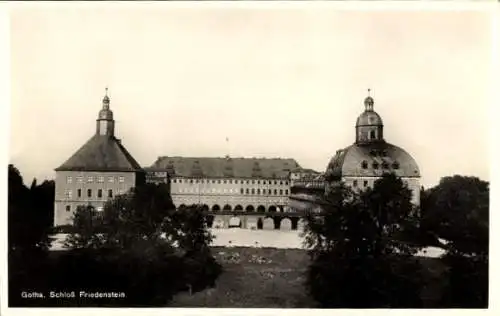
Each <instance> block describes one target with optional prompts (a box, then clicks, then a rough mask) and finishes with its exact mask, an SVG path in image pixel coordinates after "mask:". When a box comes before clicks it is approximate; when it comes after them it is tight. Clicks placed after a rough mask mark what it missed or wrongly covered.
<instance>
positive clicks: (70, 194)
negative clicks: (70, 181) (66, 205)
mask: <svg viewBox="0 0 500 316" xmlns="http://www.w3.org/2000/svg"><path fill="white" fill-rule="evenodd" d="M64 193H65V195H66V198H67V199H71V197H72V195H73V192H71V190H66V192H64Z"/></svg>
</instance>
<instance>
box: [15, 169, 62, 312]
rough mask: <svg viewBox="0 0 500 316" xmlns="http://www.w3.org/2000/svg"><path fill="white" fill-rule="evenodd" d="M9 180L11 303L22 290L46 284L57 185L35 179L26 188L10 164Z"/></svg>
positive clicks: (17, 172)
mask: <svg viewBox="0 0 500 316" xmlns="http://www.w3.org/2000/svg"><path fill="white" fill-rule="evenodd" d="M8 181H9V184H8V185H9V187H8V228H7V229H8V261H9V266H8V268H9V269H8V273H9V293H10V295H9V304H13V303H15V302H16V300H17V301H19V300H20V299H21V297H20V293H21V291H25V290H26V289H27V288H29V289H33V288H36V287H39V286H40V285H41V284H42V283H43V280H42V279H43V276H44V273H45V272H46V270H45V265H46V258H47V255H48V248H49V245H50V242H51V239H50V238H49V233H50V229H51V220H52V215H51V213H50V212H51V209H52V214H53V201H54V195H53V194H54V193H53V192H54V191H53V188H54V187H53V185H52V186H51V185H50V182H44V183H42V185H40V186H37V184H36V180H34V181H33V183H32V186H31V188H28V187H26V186H25V185H24V181H23V178H22V176H21V173H20V172H19V170H18V169H17V168H16V167H15V166H14V165H12V164H9V166H8ZM24 301H26V300H24Z"/></svg>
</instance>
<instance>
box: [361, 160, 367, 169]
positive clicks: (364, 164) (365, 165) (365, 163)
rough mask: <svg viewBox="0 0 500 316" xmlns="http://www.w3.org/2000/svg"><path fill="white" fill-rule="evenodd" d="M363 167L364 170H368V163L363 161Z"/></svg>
mask: <svg viewBox="0 0 500 316" xmlns="http://www.w3.org/2000/svg"><path fill="white" fill-rule="evenodd" d="M361 167H362V168H363V169H367V168H368V162H366V161H363V162H362V163H361Z"/></svg>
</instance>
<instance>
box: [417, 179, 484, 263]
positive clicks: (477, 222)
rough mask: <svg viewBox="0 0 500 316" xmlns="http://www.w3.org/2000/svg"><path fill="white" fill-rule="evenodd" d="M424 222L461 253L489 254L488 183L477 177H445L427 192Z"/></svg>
mask: <svg viewBox="0 0 500 316" xmlns="http://www.w3.org/2000/svg"><path fill="white" fill-rule="evenodd" d="M422 209H423V218H422V223H423V224H422V225H423V226H424V228H425V229H426V230H427V231H430V232H432V233H434V234H435V235H437V236H438V237H439V238H442V239H445V240H447V241H448V244H447V247H446V249H447V250H448V251H449V252H450V253H455V254H458V255H480V256H487V254H488V247H489V183H488V182H485V181H482V180H480V179H479V178H477V177H464V176H458V175H455V176H453V177H444V178H442V179H441V181H440V182H439V184H438V185H437V186H435V187H433V188H431V189H430V190H428V192H426V199H425V205H423V206H422Z"/></svg>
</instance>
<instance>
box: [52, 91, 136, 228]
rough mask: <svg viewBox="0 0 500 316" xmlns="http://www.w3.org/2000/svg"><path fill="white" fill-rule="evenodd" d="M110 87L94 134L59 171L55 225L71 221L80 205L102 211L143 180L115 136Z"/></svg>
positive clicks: (57, 172) (66, 223) (129, 155)
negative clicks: (108, 203)
mask: <svg viewBox="0 0 500 316" xmlns="http://www.w3.org/2000/svg"><path fill="white" fill-rule="evenodd" d="M109 103H110V102H109V96H108V89H107V88H106V95H105V96H104V98H103V100H102V108H101V110H100V111H99V114H98V116H97V121H96V122H97V124H96V132H95V134H94V135H93V136H92V137H91V138H90V139H89V140H88V141H87V142H86V143H85V144H84V145H83V146H82V147H80V148H79V149H78V150H77V151H76V152H75V153H74V154H73V155H72V156H71V157H70V158H69V159H68V160H67V161H66V162H64V163H63V164H62V165H61V166H60V167H58V168H57V169H55V171H56V192H55V199H54V204H55V205H54V225H55V226H60V225H68V224H72V218H73V215H74V213H75V211H76V210H77V208H78V206H82V205H91V206H93V207H94V208H95V209H96V210H97V211H102V210H103V208H104V205H105V203H106V201H108V200H109V199H112V198H113V197H115V196H116V195H119V194H124V193H126V192H128V191H129V190H130V189H132V188H133V187H135V186H137V185H140V184H141V183H144V181H145V175H144V171H143V170H142V168H141V167H140V165H139V164H138V163H137V161H136V160H135V159H134V158H133V157H132V155H131V154H130V153H129V152H128V151H127V149H126V148H125V147H124V146H123V144H122V142H121V140H119V139H117V138H116V137H115V121H114V119H113V112H112V111H111V110H110V108H109Z"/></svg>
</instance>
